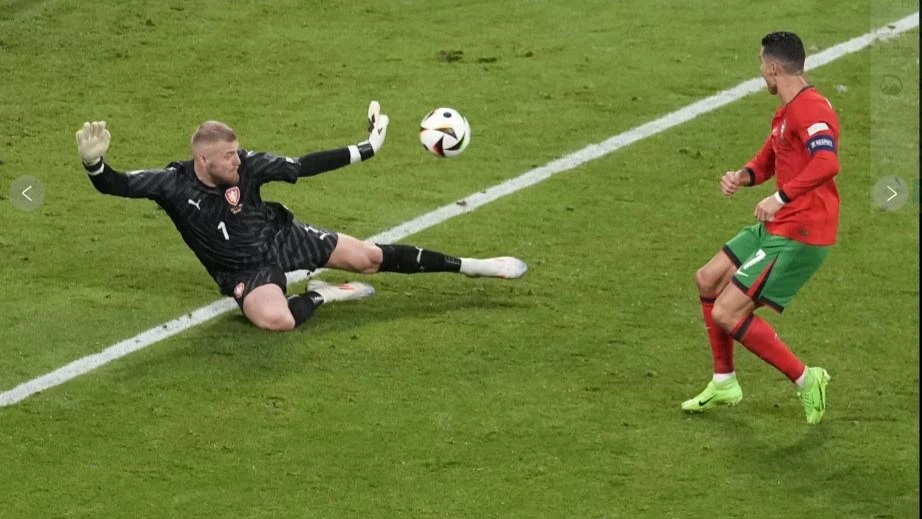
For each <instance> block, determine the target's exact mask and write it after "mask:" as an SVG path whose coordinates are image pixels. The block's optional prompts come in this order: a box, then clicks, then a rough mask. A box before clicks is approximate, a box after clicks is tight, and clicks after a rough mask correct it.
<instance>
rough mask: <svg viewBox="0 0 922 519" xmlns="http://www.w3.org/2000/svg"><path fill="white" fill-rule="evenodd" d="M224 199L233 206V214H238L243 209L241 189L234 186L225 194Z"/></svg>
mask: <svg viewBox="0 0 922 519" xmlns="http://www.w3.org/2000/svg"><path fill="white" fill-rule="evenodd" d="M224 199H225V200H227V203H228V204H230V206H231V212H232V213H234V214H237V213H239V212H240V210H241V209H243V204H241V203H240V188H239V187H237V186H234V187H232V188H230V189H228V190H227V191H225V192H224Z"/></svg>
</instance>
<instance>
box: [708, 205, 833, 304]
mask: <svg viewBox="0 0 922 519" xmlns="http://www.w3.org/2000/svg"><path fill="white" fill-rule="evenodd" d="M829 249H830V248H829V247H818V246H815V245H807V244H805V243H800V242H799V241H796V240H792V239H790V238H785V237H784V236H775V235H773V234H769V233H768V232H766V230H765V226H764V225H762V224H761V223H757V224H755V225H750V226H749V227H744V228H743V230H742V231H740V233H739V234H737V235H736V236H735V237H734V238H733V239H732V240H730V241H729V242H727V244H726V245H724V247H723V251H724V252H725V253H726V254H727V256H729V257H730V259H731V260H732V261H733V263H734V264H735V265H736V266H737V267H738V269H737V271H736V274H735V275H734V276H733V279H732V282H733V284H734V285H736V286H737V287H739V289H740V290H742V291H743V292H745V293H746V295H748V296H749V297H750V298H752V300H753V302H755V303H756V305H757V306H769V307H771V308H772V309H774V310H775V311H777V312H778V313H781V312H783V311H784V308H785V307H786V306H787V305H788V303H790V302H791V300H792V299H794V295H795V294H797V291H798V290H800V289H801V287H803V286H804V285H805V284H807V281H808V280H809V279H810V277H811V276H813V273H814V272H816V271H817V270H818V269H819V268H820V265H822V264H823V261H824V260H825V259H826V256H828V255H829Z"/></svg>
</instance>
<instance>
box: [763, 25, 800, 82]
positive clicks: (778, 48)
mask: <svg viewBox="0 0 922 519" xmlns="http://www.w3.org/2000/svg"><path fill="white" fill-rule="evenodd" d="M762 54H764V55H765V56H767V57H770V58H772V59H774V60H775V61H777V62H779V63H781V65H782V66H783V67H784V70H785V72H787V73H789V74H803V72H804V61H806V59H807V53H806V52H805V51H804V42H802V41H800V36H798V35H796V34H794V33H793V32H783V31H780V32H773V33H769V34H766V35H765V37H764V38H762Z"/></svg>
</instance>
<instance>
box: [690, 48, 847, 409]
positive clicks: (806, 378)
mask: <svg viewBox="0 0 922 519" xmlns="http://www.w3.org/2000/svg"><path fill="white" fill-rule="evenodd" d="M805 58H806V56H805V53H804V46H803V43H802V42H801V40H800V38H799V37H798V36H797V35H796V34H793V33H790V32H774V33H771V34H769V35H767V36H765V37H764V38H763V39H762V48H761V51H760V53H759V59H760V60H761V67H760V72H761V74H762V78H763V79H765V84H766V85H767V87H768V91H769V92H770V93H771V94H773V95H777V96H778V98H779V99H780V101H781V106H779V107H778V109H777V110H776V111H775V116H774V117H773V118H772V125H771V134H770V135H769V136H768V138H767V139H766V141H765V144H764V145H763V146H762V149H761V150H760V151H759V152H758V154H756V156H755V158H753V159H752V160H751V161H749V163H747V164H746V165H745V166H744V167H743V168H742V169H740V170H738V171H732V172H728V173H726V174H725V175H724V176H723V178H721V180H720V189H721V191H722V192H723V194H724V195H725V196H732V195H733V194H734V193H735V192H736V190H737V189H738V188H740V187H742V186H757V185H759V184H761V183H763V182H766V181H768V180H769V179H771V178H772V177H774V178H775V185H776V186H777V189H776V191H775V192H774V193H772V194H771V195H770V196H768V197H766V198H765V199H763V200H762V201H761V202H759V203H758V205H756V207H755V211H754V216H755V218H756V219H757V220H758V221H759V223H757V224H755V225H752V226H749V227H745V228H743V230H742V231H741V232H740V233H739V234H737V235H736V237H734V238H733V239H732V240H730V241H729V242H727V244H726V245H724V247H723V248H722V250H721V251H720V252H718V253H717V254H716V255H715V256H714V257H713V258H712V259H711V260H710V261H709V262H708V263H707V264H706V265H704V266H703V267H701V269H699V270H698V272H697V273H696V275H695V281H696V283H697V285H698V292H699V294H700V296H701V308H702V310H703V313H704V322H705V325H706V328H707V334H708V339H709V341H710V343H711V353H712V354H713V357H714V377H713V379H712V380H711V382H710V383H709V384H708V386H707V388H706V389H705V390H704V391H703V392H701V393H700V394H699V395H697V396H695V397H694V398H692V399H690V400H687V401H685V402H683V403H682V409H684V410H685V411H689V412H702V411H706V410H708V409H711V408H713V407H716V406H720V405H731V406H732V405H736V404H738V403H739V402H740V400H742V398H743V391H742V389H741V388H740V385H739V382H738V381H737V379H736V373H735V372H734V368H733V341H734V339H735V340H737V341H739V342H740V343H742V344H743V346H745V347H746V348H747V349H749V350H750V351H752V352H753V353H755V354H756V355H758V356H759V358H761V359H762V360H764V361H765V362H768V363H769V364H771V365H772V366H774V367H775V368H777V369H778V370H779V371H781V372H782V373H784V375H785V376H787V377H788V378H789V379H790V380H791V382H793V383H794V384H795V385H796V387H797V394H798V396H799V397H800V400H801V403H802V405H803V409H804V413H805V414H806V418H807V423H809V424H817V423H820V421H821V420H822V419H823V414H824V413H825V411H826V385H827V383H828V381H829V374H828V373H827V372H826V370H825V369H823V368H819V367H809V368H808V367H807V366H805V365H804V363H803V362H801V361H800V359H798V358H797V356H795V355H794V353H792V352H791V350H790V349H789V348H788V346H787V345H786V344H785V343H784V342H782V341H781V339H780V338H779V337H778V335H777V334H776V333H775V330H774V329H772V327H771V326H770V325H769V324H768V323H766V322H765V321H763V320H762V319H760V318H759V317H757V316H756V315H754V313H753V312H754V311H755V310H756V308H759V307H761V306H768V307H770V308H772V309H774V310H776V311H777V312H779V313H780V312H782V311H783V310H784V308H785V307H786V306H787V304H788V303H789V302H790V301H791V300H792V299H793V298H794V295H795V294H796V293H797V291H798V290H799V289H800V288H801V287H802V286H803V285H804V284H805V283H806V282H807V280H809V279H810V277H811V276H812V275H813V273H814V272H816V270H817V269H818V268H819V267H820V265H821V264H822V263H823V261H824V260H825V259H826V256H827V255H828V254H829V249H830V248H831V246H832V245H833V244H834V243H835V240H836V231H837V228H838V223H839V193H838V190H837V189H836V184H835V181H834V180H833V178H834V177H835V175H836V174H837V173H838V172H839V158H838V154H837V152H838V140H839V121H838V117H836V113H835V111H834V110H833V108H832V105H830V104H829V101H827V100H826V98H825V97H823V96H822V95H820V93H819V92H817V91H816V89H815V88H814V87H813V86H811V85H809V84H808V83H807V80H806V79H805V77H804V61H805Z"/></svg>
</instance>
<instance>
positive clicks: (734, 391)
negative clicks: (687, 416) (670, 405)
mask: <svg viewBox="0 0 922 519" xmlns="http://www.w3.org/2000/svg"><path fill="white" fill-rule="evenodd" d="M742 399H743V388H741V387H740V384H739V382H737V381H736V377H733V378H731V379H729V380H724V381H723V382H721V383H719V384H718V383H716V382H714V381H713V380H712V381H710V382H709V383H708V387H706V388H704V391H702V392H701V394H699V395H698V396H696V397H695V398H692V399H691V400H686V401H684V402H682V409H683V410H685V411H688V412H689V413H703V412H704V411H707V410H708V409H711V408H714V407H717V406H719V405H728V406H734V405H736V404H738V403H740V400H742Z"/></svg>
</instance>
